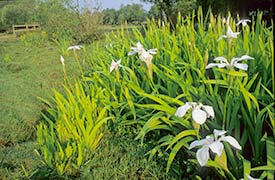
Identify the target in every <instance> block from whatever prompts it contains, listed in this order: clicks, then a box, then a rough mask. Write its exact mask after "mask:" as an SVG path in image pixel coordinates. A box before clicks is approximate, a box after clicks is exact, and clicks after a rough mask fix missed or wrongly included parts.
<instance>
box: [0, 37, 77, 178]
mask: <svg viewBox="0 0 275 180" xmlns="http://www.w3.org/2000/svg"><path fill="white" fill-rule="evenodd" d="M59 54H60V53H59V49H58V47H56V46H55V45H54V44H50V43H43V44H40V45H38V44H37V45H28V46H25V45H23V43H22V42H21V41H20V40H19V39H18V38H15V37H14V36H12V35H9V36H0V72H1V73H0V84H1V86H0V179H6V178H7V179H9V178H10V179H13V178H14V177H15V176H17V175H19V174H22V168H21V165H23V166H24V167H25V168H27V169H30V168H32V167H34V164H36V163H37V162H38V161H35V160H36V159H35V158H36V157H35V155H34V148H35V128H36V127H35V125H36V123H37V121H38V120H39V118H40V112H41V110H43V108H45V107H43V104H42V103H41V102H39V100H38V99H37V97H42V98H49V97H50V94H51V91H52V88H57V89H60V88H61V87H62V83H63V74H62V66H61V63H60V61H59ZM67 63H68V64H73V65H70V66H68V67H69V68H68V69H67V71H68V74H76V73H77V72H75V71H74V67H76V64H74V62H67Z"/></svg>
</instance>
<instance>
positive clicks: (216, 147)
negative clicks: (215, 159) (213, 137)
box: [209, 141, 223, 156]
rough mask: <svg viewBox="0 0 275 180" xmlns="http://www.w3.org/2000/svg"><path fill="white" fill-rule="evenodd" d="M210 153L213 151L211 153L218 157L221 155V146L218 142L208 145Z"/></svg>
mask: <svg viewBox="0 0 275 180" xmlns="http://www.w3.org/2000/svg"><path fill="white" fill-rule="evenodd" d="M209 147H210V149H211V151H213V153H216V154H218V156H220V155H221V154H222V150H223V144H222V143H221V142H220V141H215V142H213V143H212V144H210V145H209Z"/></svg>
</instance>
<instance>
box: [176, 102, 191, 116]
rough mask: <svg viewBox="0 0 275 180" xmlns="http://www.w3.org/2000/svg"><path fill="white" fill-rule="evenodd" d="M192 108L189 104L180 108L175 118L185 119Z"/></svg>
mask: <svg viewBox="0 0 275 180" xmlns="http://www.w3.org/2000/svg"><path fill="white" fill-rule="evenodd" d="M190 108H191V106H190V105H189V104H188V103H186V104H185V105H184V106H180V107H179V108H178V109H177V111H176V113H175V116H178V117H183V116H184V115H185V114H186V112H187V111H188V110H189V109H190Z"/></svg>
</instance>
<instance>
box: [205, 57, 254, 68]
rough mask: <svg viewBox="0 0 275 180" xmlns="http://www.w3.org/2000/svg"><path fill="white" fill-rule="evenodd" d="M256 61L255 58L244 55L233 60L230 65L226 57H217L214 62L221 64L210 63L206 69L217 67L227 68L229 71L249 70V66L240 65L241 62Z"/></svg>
mask: <svg viewBox="0 0 275 180" xmlns="http://www.w3.org/2000/svg"><path fill="white" fill-rule="evenodd" d="M252 59H254V58H253V57H250V56H247V55H243V56H242V57H240V58H233V59H231V61H230V63H228V61H227V59H226V58H224V57H222V56H221V57H216V58H215V59H214V60H215V61H219V63H210V64H208V65H207V66H206V67H205V69H209V68H212V67H215V66H217V67H218V68H224V67H227V68H229V69H233V68H234V67H236V68H238V69H241V70H245V71H246V70H247V68H248V65H247V64H243V63H239V62H240V61H243V60H252Z"/></svg>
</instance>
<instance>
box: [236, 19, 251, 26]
mask: <svg viewBox="0 0 275 180" xmlns="http://www.w3.org/2000/svg"><path fill="white" fill-rule="evenodd" d="M248 22H249V23H251V20H250V19H241V20H240V21H239V22H237V24H236V25H237V26H239V25H240V24H242V26H247V23H248Z"/></svg>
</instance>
